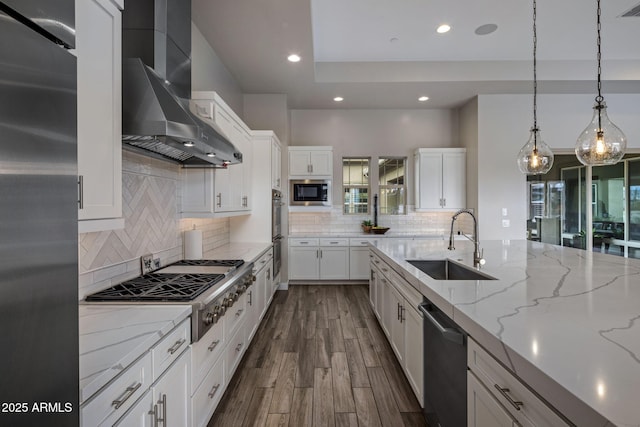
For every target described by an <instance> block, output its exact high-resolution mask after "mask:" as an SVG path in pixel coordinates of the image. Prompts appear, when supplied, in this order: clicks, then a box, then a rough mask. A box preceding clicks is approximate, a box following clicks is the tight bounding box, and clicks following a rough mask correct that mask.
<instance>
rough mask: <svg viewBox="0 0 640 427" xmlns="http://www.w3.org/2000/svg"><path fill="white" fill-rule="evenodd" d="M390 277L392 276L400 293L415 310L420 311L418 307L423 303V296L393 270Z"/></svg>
mask: <svg viewBox="0 0 640 427" xmlns="http://www.w3.org/2000/svg"><path fill="white" fill-rule="evenodd" d="M389 275H390V276H391V279H392V282H393V284H394V285H395V287H396V288H397V289H398V292H400V293H401V294H402V296H403V297H404V298H405V299H406V300H407V301H408V302H409V303H411V305H412V306H413V308H414V309H416V310H417V309H418V305H419V304H420V303H421V302H422V294H420V292H418V291H417V290H416V289H415V288H414V287H413V286H411V285H410V284H409V283H407V281H406V280H405V279H404V277H402V276H401V275H400V274H398V273H397V272H396V271H394V270H391V271H390V273H389Z"/></svg>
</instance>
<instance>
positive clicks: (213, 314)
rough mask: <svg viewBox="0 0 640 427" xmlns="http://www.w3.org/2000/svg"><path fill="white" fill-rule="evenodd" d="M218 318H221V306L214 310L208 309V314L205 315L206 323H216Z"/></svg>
mask: <svg viewBox="0 0 640 427" xmlns="http://www.w3.org/2000/svg"><path fill="white" fill-rule="evenodd" d="M218 320H220V316H219V307H218V309H215V308H214V309H213V311H208V312H207V314H205V315H204V324H205V325H207V326H209V325H215V324H216V323H218Z"/></svg>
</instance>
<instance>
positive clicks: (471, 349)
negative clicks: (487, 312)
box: [467, 339, 569, 427]
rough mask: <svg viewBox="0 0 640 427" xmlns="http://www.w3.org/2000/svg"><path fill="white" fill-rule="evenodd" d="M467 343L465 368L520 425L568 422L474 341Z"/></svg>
mask: <svg viewBox="0 0 640 427" xmlns="http://www.w3.org/2000/svg"><path fill="white" fill-rule="evenodd" d="M468 344H469V345H468V350H467V351H468V355H467V363H468V365H469V369H471V371H472V372H473V373H474V374H475V375H476V377H477V378H478V379H479V380H480V382H482V384H484V386H485V387H486V388H487V389H488V390H489V392H490V393H491V394H492V395H493V396H494V397H495V399H496V400H497V401H498V402H500V404H501V405H503V406H504V407H505V408H507V410H508V411H509V412H510V413H511V415H512V416H513V417H514V418H515V419H516V420H517V421H518V422H519V423H520V424H522V425H525V426H529V425H530V426H543V425H544V426H554V427H555V426H567V425H569V424H567V423H566V422H565V421H564V420H563V419H562V418H561V417H560V416H559V415H557V414H556V413H555V412H554V411H553V410H552V409H551V408H550V407H549V406H547V404H546V403H545V402H543V401H542V400H541V399H540V398H538V396H536V395H535V394H534V393H532V392H531V391H530V390H529V389H528V388H527V387H526V386H525V385H524V384H522V383H521V382H520V380H519V379H517V378H516V377H515V376H513V375H512V374H511V373H510V372H509V371H507V370H506V369H505V368H504V367H503V366H502V365H500V364H499V363H498V361H497V360H495V359H494V358H493V356H491V355H489V353H487V352H486V351H485V350H484V349H482V348H481V347H480V346H479V345H478V343H476V342H475V341H474V340H472V339H469V341H468Z"/></svg>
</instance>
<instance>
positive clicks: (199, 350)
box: [191, 316, 225, 393]
mask: <svg viewBox="0 0 640 427" xmlns="http://www.w3.org/2000/svg"><path fill="white" fill-rule="evenodd" d="M224 346H225V341H224V316H223V317H222V319H221V320H220V321H218V323H216V324H215V325H214V326H213V327H212V328H211V329H209V331H207V333H206V334H205V336H203V337H202V338H200V340H199V341H198V342H196V343H194V344H193V345H192V353H191V354H192V357H193V365H192V366H191V393H193V392H194V391H195V390H196V389H197V388H198V386H199V385H200V382H201V381H202V379H203V378H204V376H205V375H206V373H207V371H208V370H209V368H211V366H212V365H213V364H214V363H215V361H216V360H217V359H219V358H220V355H221V354H222V352H223V349H224Z"/></svg>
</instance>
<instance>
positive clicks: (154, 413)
mask: <svg viewBox="0 0 640 427" xmlns="http://www.w3.org/2000/svg"><path fill="white" fill-rule="evenodd" d="M149 415H151V420H152V421H153V424H152V427H158V405H153V410H152V411H149Z"/></svg>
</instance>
